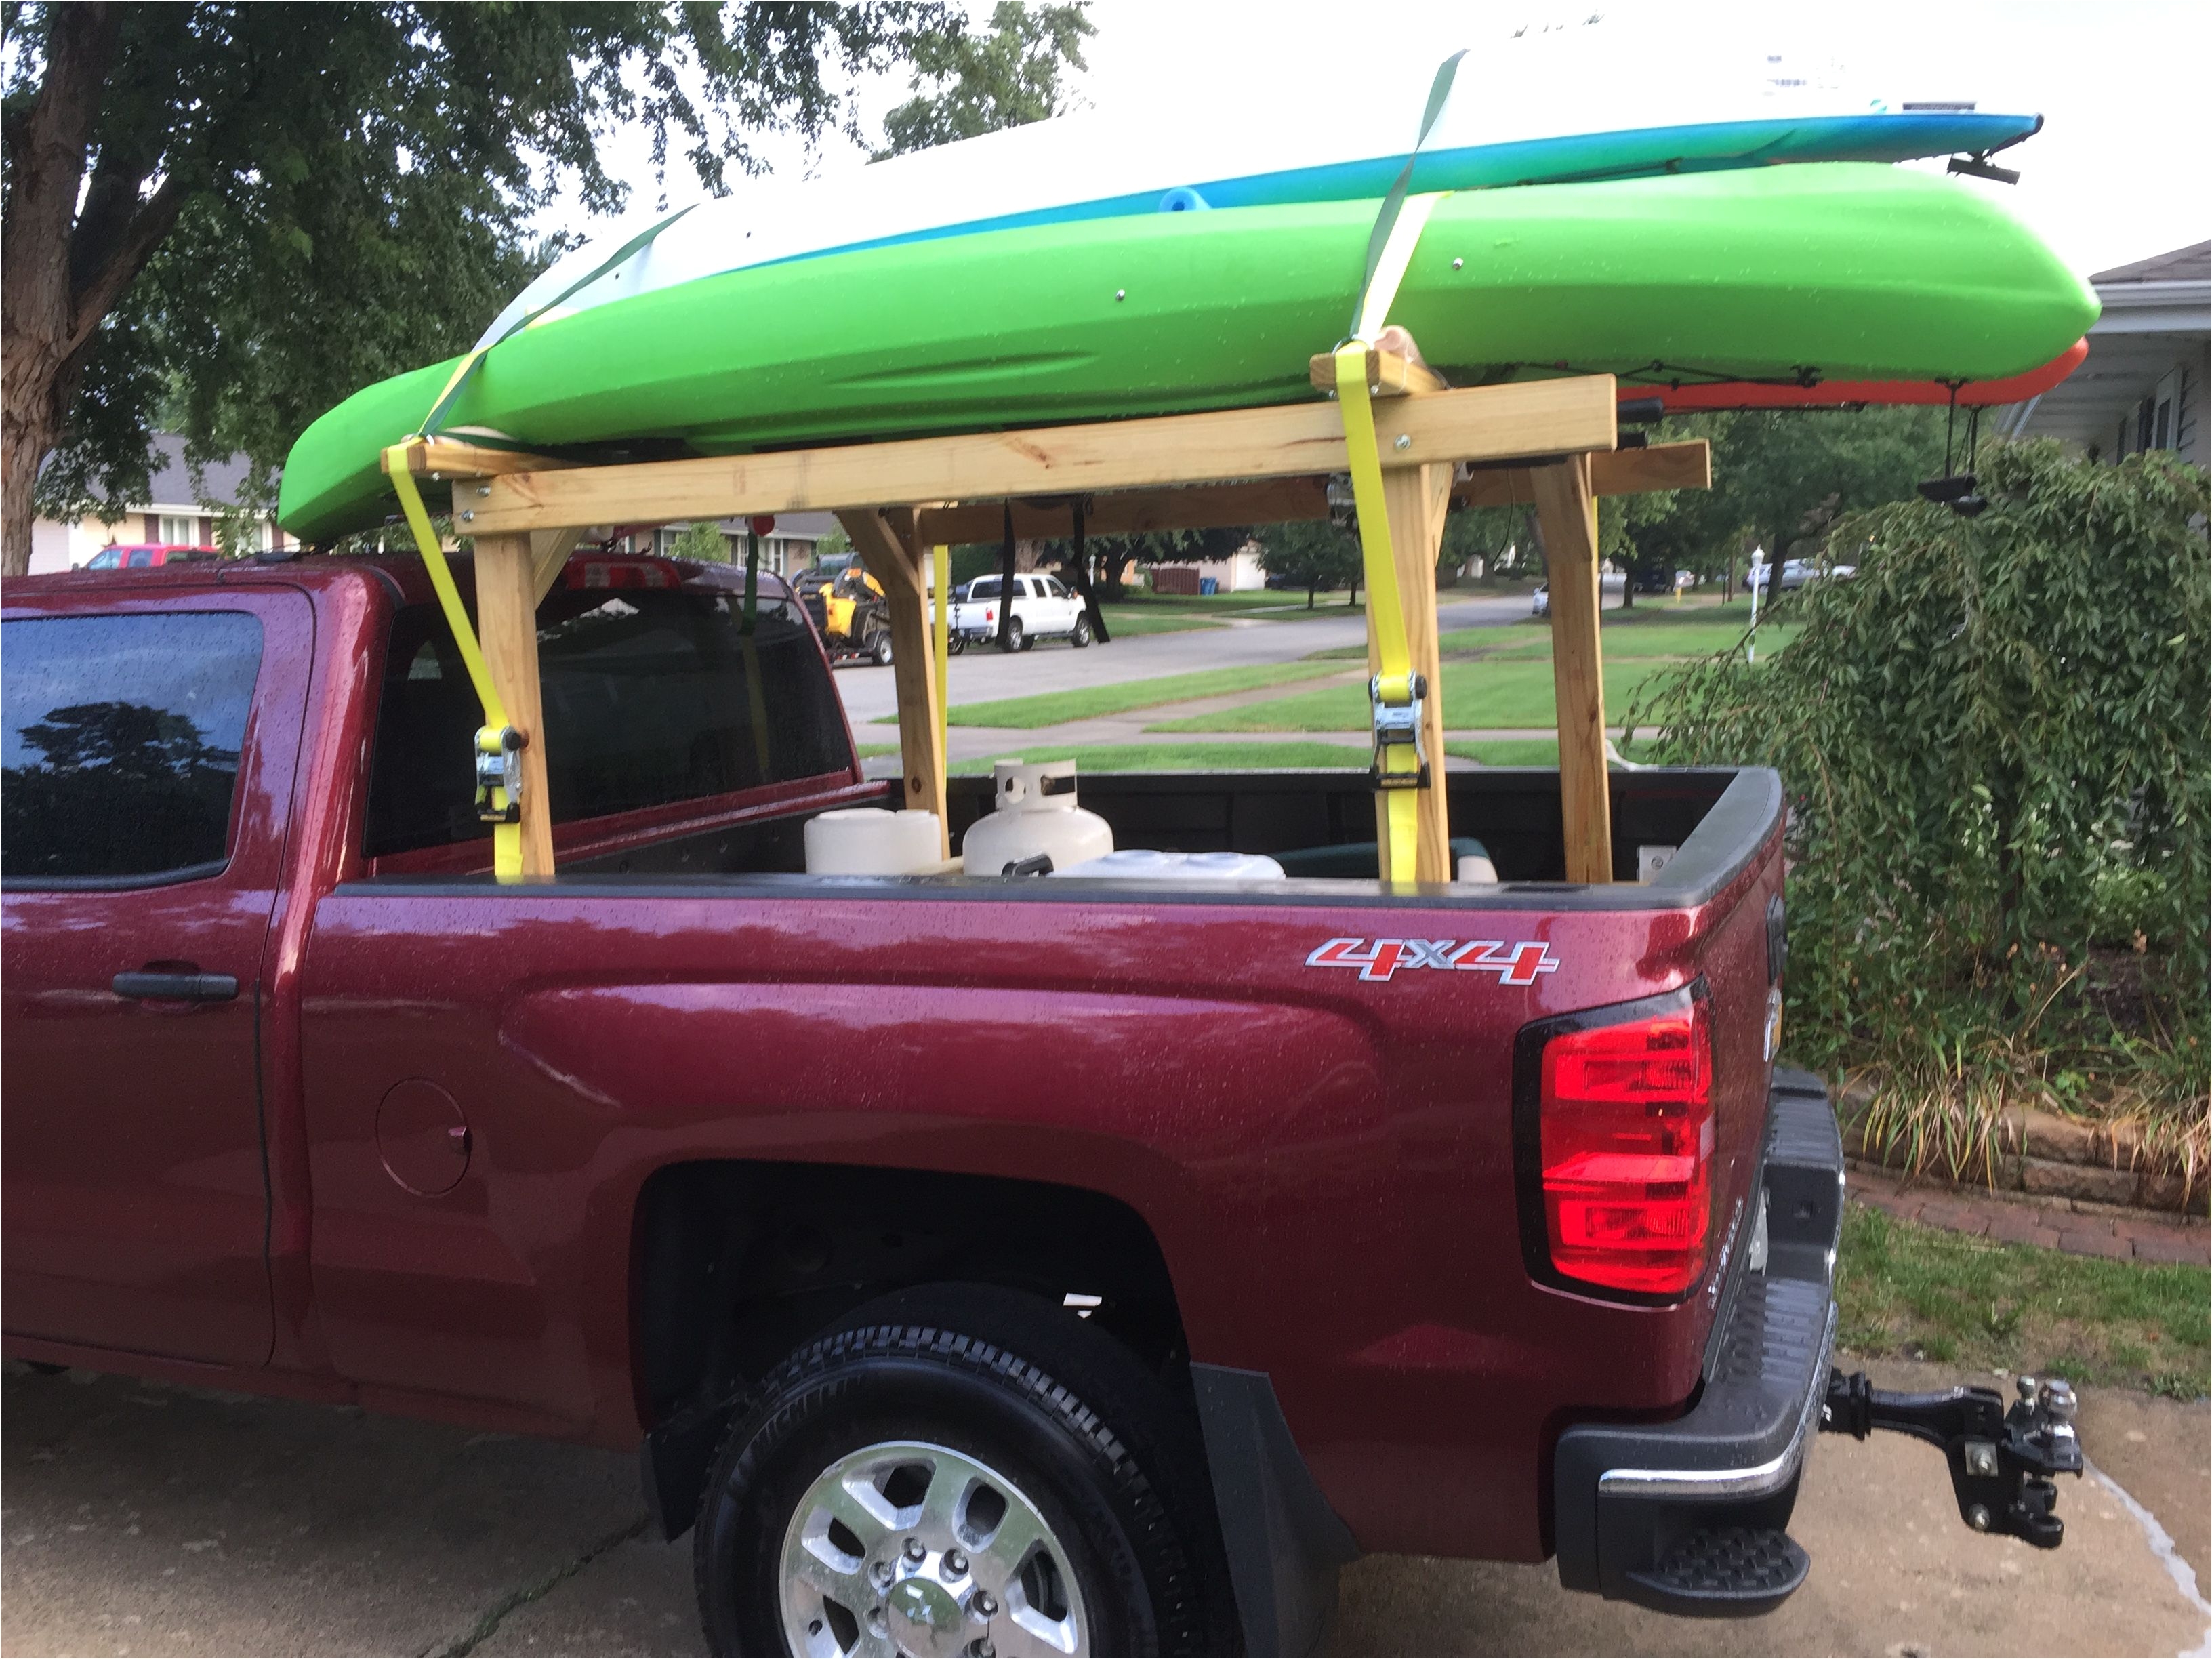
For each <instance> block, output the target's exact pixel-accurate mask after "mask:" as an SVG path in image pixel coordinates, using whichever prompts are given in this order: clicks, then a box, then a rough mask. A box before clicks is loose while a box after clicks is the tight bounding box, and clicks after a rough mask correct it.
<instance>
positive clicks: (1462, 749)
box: [1444, 738, 1559, 766]
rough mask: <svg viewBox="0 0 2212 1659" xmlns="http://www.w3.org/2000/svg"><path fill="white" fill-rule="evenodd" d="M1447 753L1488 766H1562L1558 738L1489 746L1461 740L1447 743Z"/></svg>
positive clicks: (1502, 741)
mask: <svg viewBox="0 0 2212 1659" xmlns="http://www.w3.org/2000/svg"><path fill="white" fill-rule="evenodd" d="M1444 753H1446V754H1447V755H1457V756H1458V757H1460V758H1461V759H1462V760H1472V761H1480V762H1481V763H1483V764H1484V765H1485V766H1557V765H1558V764H1559V739H1558V738H1492V739H1491V740H1490V741H1489V742H1487V743H1475V742H1472V741H1470V740H1468V739H1467V738H1462V739H1460V741H1458V742H1457V743H1448V744H1445V745H1444Z"/></svg>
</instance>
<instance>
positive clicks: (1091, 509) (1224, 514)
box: [386, 331, 1711, 883]
mask: <svg viewBox="0 0 2212 1659" xmlns="http://www.w3.org/2000/svg"><path fill="white" fill-rule="evenodd" d="M1390 332H1391V333H1392V334H1393V335H1395V336H1396V337H1397V340H1398V341H1399V342H1401V343H1403V345H1404V347H1405V349H1403V350H1402V351H1392V350H1389V349H1384V350H1380V351H1371V352H1370V354H1369V359H1368V368H1369V376H1368V379H1369V387H1370V395H1371V396H1372V397H1374V398H1376V399H1378V400H1382V401H1378V404H1377V406H1376V437H1377V441H1378V443H1379V445H1380V447H1381V451H1382V461H1383V489H1384V500H1385V501H1386V503H1387V505H1388V510H1389V520H1390V539H1391V545H1392V550H1393V555H1392V556H1393V559H1394V562H1395V565H1396V568H1397V573H1398V584H1399V589H1400V592H1401V596H1402V603H1403V605H1404V608H1405V611H1406V625H1407V635H1408V639H1409V642H1410V646H1411V652H1412V657H1413V667H1414V670H1415V671H1417V672H1419V673H1421V674H1424V675H1425V676H1426V677H1427V679H1428V684H1429V686H1430V688H1431V690H1430V695H1429V696H1428V697H1427V699H1426V702H1425V708H1424V726H1425V730H1424V733H1423V736H1424V740H1425V741H1424V746H1425V750H1426V752H1427V753H1428V754H1429V756H1430V757H1431V761H1432V765H1431V774H1432V782H1431V787H1426V788H1424V789H1422V790H1421V791H1420V792H1419V796H1420V829H1419V842H1418V852H1417V855H1416V868H1415V870H1414V871H1413V876H1414V878H1415V879H1418V880H1421V881H1449V879H1451V874H1452V870H1451V854H1450V846H1449V831H1448V829H1447V825H1446V822H1445V811H1444V789H1443V770H1444V761H1443V757H1444V748H1443V697H1442V696H1441V695H1439V692H1440V690H1441V687H1442V684H1443V678H1442V676H1441V674H1440V672H1439V671H1438V665H1437V590H1436V563H1437V554H1438V551H1439V549H1440V546H1441V543H1442V539H1443V528H1444V515H1445V513H1446V510H1447V504H1448V503H1449V502H1450V501H1461V502H1465V503H1468V504H1470V505H1476V506H1504V505H1510V504H1512V503H1515V502H1527V503H1529V504H1530V505H1532V506H1533V507H1534V508H1535V511H1536V515H1537V520H1538V522H1539V524H1540V525H1541V528H1542V531H1543V536H1544V546H1545V551H1546V562H1547V567H1548V580H1549V581H1550V585H1551V600H1550V611H1551V622H1552V642H1553V649H1552V666H1553V679H1554V683H1555V688H1556V691H1557V696H1558V704H1559V793H1560V805H1561V810H1562V814H1563V819H1564V824H1565V837H1566V877H1567V879H1568V880H1570V881H1574V882H1598V883H1601V882H1606V881H1609V880H1611V879H1612V875H1613V845H1612V841H1613V838H1612V829H1611V823H1610V793H1609V791H1608V788H1607V775H1606V752H1605V693H1604V687H1603V684H1602V680H1601V668H1602V654H1601V650H1600V647H1599V639H1598V608H1599V596H1600V592H1601V589H1600V582H1599V573H1598V542H1597V498H1598V497H1599V496H1600V495H1631V494H1636V493H1638V492H1641V491H1644V490H1654V489H1705V488H1706V487H1707V486H1708V485H1709V484H1710V483H1711V455H1710V453H1709V451H1708V448H1707V447H1706V445H1705V443H1703V442H1702V441H1698V442H1690V443H1670V444H1654V445H1651V446H1650V447H1644V448H1630V449H1623V448H1620V447H1618V437H1617V431H1616V426H1615V412H1616V391H1615V386H1614V382H1613V377H1612V376H1611V375H1608V374H1592V375H1578V376H1573V377H1569V378H1563V379H1559V380H1533V381H1522V382H1515V383H1511V384H1507V385H1502V386H1474V387H1468V388H1464V389H1461V390H1453V389H1451V388H1449V387H1447V386H1445V385H1444V384H1443V381H1442V380H1440V379H1439V378H1438V377H1437V375H1436V374H1434V373H1433V372H1432V371H1431V370H1430V369H1429V368H1427V366H1426V365H1425V364H1424V363H1422V362H1421V361H1420V358H1419V353H1418V351H1416V350H1413V349H1412V347H1411V342H1410V341H1407V340H1405V339H1404V337H1403V336H1402V334H1400V333H1398V331H1390ZM1334 373H1335V365H1334V360H1333V359H1332V358H1331V357H1328V356H1320V357H1316V358H1315V359H1314V360H1313V364H1312V368H1311V378H1312V380H1313V381H1314V384H1315V386H1316V389H1318V390H1322V391H1324V392H1330V393H1331V394H1332V395H1333V393H1334ZM400 453H401V454H403V455H404V458H405V460H406V463H407V465H409V467H410V470H411V471H414V472H415V473H416V475H417V476H418V477H430V478H437V479H445V480H449V481H451V482H452V483H453V529H454V531H455V532H456V533H458V534H460V535H465V536H471V537H473V538H475V543H476V582H477V630H478V633H479V635H480V636H481V639H482V642H483V654H484V658H485V660H486V663H487V664H488V665H489V669H490V672H491V677H492V680H493V683H494V684H495V686H496V687H497V689H498V690H499V693H500V696H501V699H502V700H503V701H504V702H505V703H506V705H507V714H508V718H509V719H510V720H512V721H513V724H514V726H516V727H517V728H518V729H520V731H521V732H523V733H524V734H525V737H526V739H527V740H528V741H527V744H526V747H525V749H524V750H523V752H522V763H523V780H522V781H523V787H522V803H521V818H522V844H523V872H524V874H525V875H526V876H549V875H550V874H552V872H553V834H552V823H551V819H550V813H549V805H548V801H547V797H546V782H545V748H544V741H543V716H542V713H541V704H540V699H539V696H538V632H537V627H536V621H535V617H536V611H537V606H538V601H539V600H540V599H543V598H544V595H545V594H546V592H548V591H550V588H551V586H552V584H553V582H554V580H556V577H557V576H558V574H559V573H560V570H561V567H562V563H563V562H565V561H566V560H567V558H568V554H569V552H570V551H571V550H573V549H574V546H575V545H576V543H577V541H578V540H579V539H580V537H581V535H582V533H583V529H582V527H583V526H587V525H601V524H638V523H648V524H650V523H662V522H667V521H671V520H682V519H726V518H744V517H750V516H751V515H753V514H756V513H793V512H803V511H817V512H818V511H828V512H832V513H836V515H837V519H838V522H839V523H840V524H842V526H844V528H845V532H846V533H847V534H848V536H850V537H851V538H852V541H853V546H854V549H855V550H856V551H857V552H858V553H859V554H860V558H861V559H862V561H863V562H865V563H866V567H867V569H868V571H869V573H870V574H872V575H873V576H874V577H875V579H876V580H878V582H879V583H881V584H882V586H883V588H884V593H885V595H886V598H887V600H888V604H889V609H890V623H891V636H892V653H893V654H892V671H893V673H894V675H895V676H896V688H897V692H898V711H899V751H900V757H901V760H902V768H903V775H904V781H905V802H906V805H908V806H909V807H917V808H924V809H927V810H928V811H933V812H935V813H936V814H937V815H938V820H939V823H940V825H942V824H945V823H946V822H947V820H946V817H945V738H944V730H945V728H944V726H943V725H942V723H941V719H940V703H941V701H942V699H943V696H944V688H943V687H942V686H940V685H939V684H938V682H937V673H936V660H935V657H934V655H933V653H932V652H931V650H930V648H929V640H930V616H929V601H928V584H927V578H926V576H925V571H926V568H927V565H926V561H927V559H928V558H929V556H930V552H931V550H932V549H933V547H936V546H939V545H943V544H951V543H959V542H977V541H988V540H993V539H995V538H997V537H998V536H999V535H1000V533H1001V532H1003V529H1004V526H1005V520H1006V511H1007V508H1008V507H1009V505H1011V507H1012V518H1013V526H1014V533H1015V534H1017V535H1020V536H1036V537H1043V536H1058V535H1063V534H1066V532H1067V531H1068V529H1069V516H1070V515H1069V513H1068V510H1067V508H1066V506H1065V505H1046V504H1036V503H1031V502H1029V501H1025V499H1024V498H1029V497H1048V498H1054V501H1056V502H1059V503H1064V502H1065V501H1066V499H1067V498H1068V497H1069V496H1071V495H1082V496H1085V497H1087V498H1088V510H1087V512H1086V513H1085V526H1086V529H1087V531H1088V532H1089V533H1091V534H1092V535H1122V534H1128V533H1133V532H1143V531H1154V530H1174V529H1208V528H1216V527H1223V526H1237V525H1246V524H1280V523H1285V522H1291V521H1295V520H1318V519H1325V518H1327V517H1328V514H1329V502H1328V478H1329V477H1330V475H1332V474H1336V473H1341V472H1344V471H1346V468H1347V461H1346V446H1345V436H1344V427H1343V424H1342V422H1341V420H1340V416H1339V415H1338V411H1337V409H1336V406H1335V404H1334V403H1332V402H1328V401H1325V400H1315V401H1310V402H1305V403H1297V404H1272V405H1267V406H1264V407H1261V408H1255V409H1231V410H1209V411H1205V412H1201V413H1196V414H1188V415H1166V416H1153V417H1148V418H1144V419H1136V420H1119V421H1103V422H1092V423H1089V424H1084V425H1073V426H1053V427H1039V428H1030V429H1027V430H1022V431H1011V432H986V433H968V434H961V435H953V436H950V437H934V438H902V439H896V440H892V441H884V442H879V443H850V444H839V445H833V446H826V447H817V448H808V449H791V450H779V451H774V452H770V453H759V454H750V455H732V456H728V457H709V458H706V459H693V460H678V461H647V462H637V463H624V464H621V465H597V466H594V465H574V464H572V463H568V462H564V461H560V460H556V459H550V458H549V457H545V456H538V455H530V454H523V453H515V452H513V451H509V450H501V449H492V448H488V447H482V446H478V445H473V444H471V443H468V442H465V441H456V440H452V439H446V438H418V439H416V440H414V441H412V442H411V443H410V444H408V445H406V446H404V447H403V448H402V450H401V451H400ZM386 465H387V467H388V466H389V465H392V461H391V458H390V456H387V458H386ZM1368 655H1369V661H1370V668H1371V667H1372V665H1373V664H1374V661H1375V644H1374V638H1373V630H1372V629H1371V628H1370V632H1369V641H1368ZM1377 810H1378V812H1379V811H1381V805H1380V802H1379V801H1378V806H1377ZM1377 840H1378V844H1379V845H1380V846H1383V847H1385V848H1387V847H1388V845H1389V836H1387V834H1383V833H1381V831H1380V829H1379V824H1378V836H1377ZM950 850H951V849H950V847H949V845H948V846H947V847H946V848H945V851H946V852H947V854H949V853H950ZM1384 856H1385V857H1386V858H1387V856H1388V854H1385V855H1384ZM1392 874H1393V872H1388V871H1386V872H1384V875H1385V877H1386V878H1389V877H1391V875H1392ZM1397 878H1399V879H1403V876H1402V875H1400V876H1398V877H1397Z"/></svg>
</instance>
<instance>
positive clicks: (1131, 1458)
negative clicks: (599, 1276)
mask: <svg viewBox="0 0 2212 1659" xmlns="http://www.w3.org/2000/svg"><path fill="white" fill-rule="evenodd" d="M971 1296H972V1297H973V1299H969V1300H967V1301H965V1302H963V1300H962V1299H961V1293H960V1292H958V1291H949V1290H948V1291H924V1292H915V1293H912V1295H911V1296H910V1297H892V1298H886V1299H885V1301H884V1302H883V1303H879V1304H875V1305H874V1307H873V1308H872V1309H864V1310H861V1311H860V1314H857V1315H855V1316H854V1320H855V1322H854V1324H852V1325H851V1326H850V1327H848V1328H846V1329H843V1330H841V1331H838V1332H836V1333H834V1334H830V1335H829V1336H825V1337H823V1338H821V1339H819V1340H816V1341H814V1342H812V1343H811V1344H809V1345H808V1346H806V1347H805V1348H803V1349H801V1350H800V1351H799V1352H798V1353H796V1354H794V1355H793V1357H792V1358H790V1359H789V1360H787V1361H786V1362H785V1364H783V1365H782V1366H781V1368H780V1369H779V1370H777V1371H775V1373H774V1374H773V1375H772V1376H769V1378H768V1379H767V1381H766V1382H765V1383H763V1385H762V1386H761V1388H760V1389H758V1390H757V1391H756V1393H755V1394H754V1395H753V1396H752V1399H751V1402H750V1407H749V1409H748V1410H747V1411H746V1412H745V1413H744V1414H743V1415H742V1416H741V1417H740V1418H739V1419H738V1421H737V1422H736V1423H735V1424H733V1425H732V1428H731V1431H730V1433H729V1436H728V1437H727V1438H726V1440H725V1442H724V1443H723V1447H722V1450H721V1454H720V1456H719V1457H718V1458H717V1459H716V1462H715V1466H714V1472H713V1474H712V1475H711V1476H710V1477H709V1479H708V1485H707V1489H706V1492H705V1494H704V1496H703V1497H702V1499H701V1501H700V1507H699V1522H698V1531H697V1537H696V1549H695V1554H694V1566H695V1571H696V1580H697V1589H698V1595H699V1610H700V1616H701V1620H702V1623H703V1624H704V1626H705V1631H706V1636H707V1640H708V1646H709V1648H710V1649H711V1650H713V1651H714V1652H716V1653H752V1654H769V1653H790V1654H806V1655H814V1656H821V1659H836V1656H844V1655H857V1654H892V1653H908V1654H915V1655H927V1656H932V1659H953V1656H956V1655H977V1656H985V1655H993V1654H1002V1655H1014V1654H1069V1655H1073V1654H1091V1653H1174V1652H1220V1651H1224V1650H1227V1648H1228V1647H1230V1646H1231V1645H1232V1644H1234V1642H1235V1632H1234V1626H1233V1624H1232V1625H1231V1626H1228V1627H1227V1628H1226V1629H1223V1628H1220V1627H1219V1626H1215V1627H1212V1628H1209V1625H1208V1620H1207V1618H1206V1613H1205V1608H1206V1605H1207V1601H1208V1598H1207V1597H1206V1595H1204V1594H1203V1593H1202V1589H1201V1584H1200V1570H1199V1568H1198V1567H1197V1566H1196V1565H1194V1564H1195V1563H1196V1562H1198V1561H1199V1560H1200V1559H1203V1558H1202V1556H1201V1553H1200V1551H1201V1549H1202V1544H1203V1541H1202V1539H1201V1538H1200V1537H1199V1536H1196V1535H1194V1534H1198V1533H1199V1532H1200V1528H1202V1527H1204V1526H1206V1525H1210V1524H1211V1510H1210V1505H1209V1506H1207V1507H1206V1509H1205V1510H1204V1511H1203V1513H1202V1514H1201V1513H1200V1512H1198V1511H1195V1510H1194V1509H1193V1507H1192V1504H1191V1503H1190V1502H1189V1500H1188V1497H1186V1496H1185V1495H1183V1494H1182V1493H1179V1492H1177V1491H1176V1486H1175V1483H1176V1481H1178V1480H1186V1479H1187V1478H1188V1475H1189V1474H1191V1473H1192V1472H1193V1471H1195V1472H1196V1478H1197V1479H1198V1480H1200V1481H1203V1480H1204V1478H1205V1477H1204V1474H1203V1465H1202V1463H1200V1462H1197V1461H1196V1460H1195V1459H1194V1460H1193V1461H1192V1462H1190V1463H1188V1464H1184V1465H1182V1468H1176V1467H1174V1465H1175V1464H1176V1462H1178V1461H1179V1460H1177V1459H1176V1458H1175V1457H1174V1456H1173V1455H1171V1454H1170V1453H1169V1451H1168V1449H1169V1448H1170V1447H1173V1446H1176V1445H1177V1443H1178V1438H1177V1437H1178V1435H1179V1433H1181V1432H1182V1431H1181V1430H1180V1429H1179V1427H1178V1425H1176V1423H1175V1422H1174V1421H1173V1417H1174V1413H1173V1411H1172V1407H1171V1406H1170V1402H1169V1401H1168V1397H1167V1395H1166V1393H1165V1390H1164V1389H1161V1388H1160V1386H1159V1384H1158V1383H1157V1382H1156V1381H1154V1380H1153V1379H1152V1377H1151V1376H1149V1374H1147V1373H1146V1372H1144V1371H1143V1370H1142V1368H1141V1367H1138V1366H1135V1365H1134V1364H1133V1362H1129V1364H1128V1365H1127V1369H1126V1370H1121V1369H1119V1368H1118V1367H1117V1365H1116V1364H1115V1359H1117V1358H1120V1356H1118V1355H1115V1356H1113V1357H1109V1358H1107V1359H1106V1361H1105V1363H1103V1364H1100V1363H1099V1362H1100V1358H1101V1356H1100V1355H1099V1353H1098V1352H1097V1349H1098V1348H1101V1347H1105V1348H1110V1347H1112V1346H1113V1345H1112V1344H1111V1343H1110V1342H1109V1341H1108V1340H1106V1339H1104V1338H1103V1337H1100V1336H1098V1335H1097V1334H1094V1333H1092V1332H1091V1331H1089V1330H1088V1329H1087V1328H1083V1327H1081V1326H1077V1325H1076V1324H1075V1322H1074V1320H1073V1316H1061V1315H1059V1314H1058V1311H1057V1310H1053V1309H1051V1308H1049V1307H1048V1306H1045V1305H1044V1304H1035V1303H1030V1301H1029V1300H1028V1299H1027V1298H1024V1297H1015V1296H1013V1295H1012V1294H1010V1293H1005V1292H994V1291H988V1290H985V1289H982V1288H981V1287H975V1289H974V1291H972V1292H971ZM917 1298H919V1299H917ZM1056 1324H1057V1325H1066V1326H1073V1327H1074V1329H1073V1330H1072V1331H1065V1332H1063V1331H1059V1330H1055V1329H1054V1326H1055V1325H1056ZM993 1339H996V1340H993ZM1094 1402H1095V1403H1094ZM1156 1476H1157V1477H1158V1478H1156ZM1213 1553H1214V1554H1216V1555H1218V1545H1216V1546H1214V1548H1213ZM1206 1576H1207V1577H1211V1576H1212V1575H1211V1574H1208V1575H1206Z"/></svg>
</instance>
